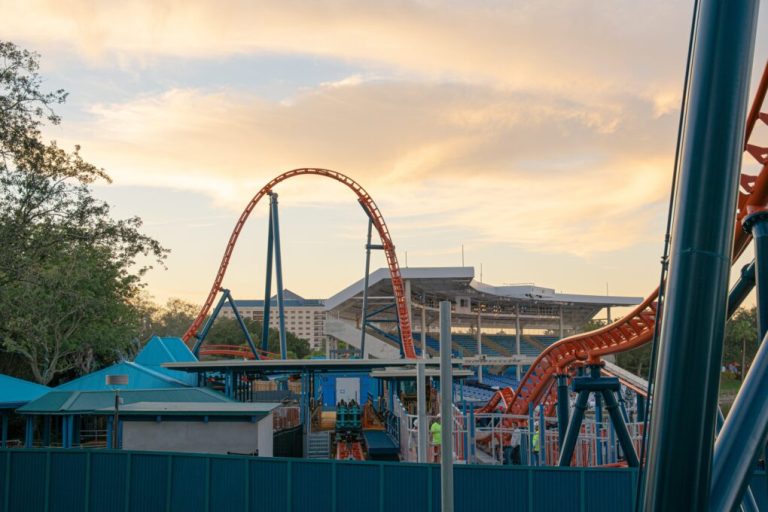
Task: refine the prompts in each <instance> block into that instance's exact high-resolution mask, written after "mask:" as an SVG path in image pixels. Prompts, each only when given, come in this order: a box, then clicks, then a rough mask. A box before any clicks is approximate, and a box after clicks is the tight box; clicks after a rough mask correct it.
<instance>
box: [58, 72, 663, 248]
mask: <svg viewBox="0 0 768 512" xmlns="http://www.w3.org/2000/svg"><path fill="white" fill-rule="evenodd" d="M675 126H676V123H675V116H671V115H661V116H659V115H658V113H657V110H656V105H655V104H654V103H653V102H652V101H650V100H648V99H646V98H643V97H636V96H631V95H623V96H615V97H609V98H606V99H604V101H602V102H598V101H594V102H585V103H577V102H574V101H573V100H570V99H562V98H558V97H554V96H552V95H548V94H538V95H535V94H531V93H517V92H512V91H507V90H502V89H497V88H493V87H487V86H482V85H470V84H461V83H458V84H457V83H448V84H425V83H418V82H408V81H400V82H393V81H382V80H379V81H367V82H366V81H362V80H360V79H358V78H355V79H353V80H349V81H343V82H340V83H334V84H326V85H324V86H320V87H318V88H316V89H313V90H308V91H304V92H303V93H301V94H300V95H298V96H296V97H294V98H291V101H289V102H268V101H264V100H263V99H261V98H259V97H258V96H255V95H252V94H248V93H244V92H242V91H228V90H220V91H213V92H211V91H202V90H194V89H172V90H168V91H166V92H164V93H161V94H158V95H152V96H145V97H141V98H138V99H135V100H132V101H128V102H123V103H113V104H99V105H95V106H94V107H92V109H91V111H90V119H88V120H85V121H82V122H78V123H75V124H71V123H70V124H68V125H67V127H66V128H67V131H66V133H67V136H66V138H65V139H64V140H62V142H64V143H70V144H72V143H75V142H82V143H84V150H83V151H84V154H85V155H86V157H88V158H89V159H91V160H92V161H94V162H96V163H98V164H99V165H103V166H104V167H106V168H107V169H108V170H109V172H110V173H111V174H112V175H113V177H114V178H115V180H116V183H117V184H118V185H160V186H171V187H174V188H181V189H188V190H193V191H202V192H204V193H206V194H210V195H212V196H213V197H215V198H216V201H217V204H219V205H224V206H226V207H228V208H230V209H232V210H233V211H239V210H240V209H241V208H242V207H243V206H244V205H245V203H246V202H247V201H248V199H249V198H250V197H251V196H252V195H253V194H254V193H255V192H256V191H257V190H258V189H259V188H261V187H262V186H263V185H264V184H265V183H266V182H267V181H268V180H269V179H271V178H272V177H274V176H275V175H277V174H278V173H280V172H283V171H286V170H289V169H292V168H297V167H304V166H308V167H309V166H316V167H325V168H330V169H334V170H338V171H340V172H343V173H346V174H348V175H349V176H351V177H352V178H353V179H355V180H357V181H358V182H360V183H361V184H362V185H364V186H365V187H366V188H367V189H368V191H369V192H370V193H371V194H372V195H373V196H374V197H375V198H376V200H377V202H378V203H379V204H380V206H381V208H382V210H383V212H384V214H385V216H387V213H388V212H397V213H398V216H397V217H394V218H392V219H391V221H392V222H393V224H394V226H395V227H396V228H397V232H398V233H399V234H400V235H401V236H419V235H423V234H428V233H431V232H434V230H436V229H440V228H441V226H443V227H445V228H449V227H450V228H451V229H454V230H456V229H459V230H465V231H467V232H471V233H473V235H472V236H473V237H474V238H475V240H476V241H478V242H483V241H487V242H488V243H491V242H493V241H498V240H510V241H514V243H516V244H519V245H521V246H523V247H526V248H528V249H534V250H535V249H536V248H537V247H542V246H543V244H547V247H548V249H550V250H551V249H554V250H561V251H565V252H571V253H578V254H583V255H586V254H590V253H593V252H600V251H609V250H615V249H617V248H622V247H626V246H628V245H631V244H632V243H635V242H637V241H638V240H639V239H644V238H646V237H648V236H650V233H649V229H650V228H651V226H652V223H650V222H649V221H648V215H649V214H648V213H646V210H647V209H648V208H649V207H650V208H655V207H656V206H657V204H658V202H659V201H660V199H662V198H663V197H664V196H665V194H666V190H667V188H668V186H669V183H668V181H669V178H668V177H669V173H670V167H671V152H672V149H673V142H674V128H675ZM59 138H61V137H59ZM279 190H280V191H281V201H283V199H282V197H283V195H282V191H285V194H284V196H285V198H286V200H287V201H288V202H290V203H291V204H305V205H312V204H318V203H320V204H326V205H327V204H329V203H330V204H332V203H338V202H350V201H352V196H351V195H350V194H348V193H347V192H346V191H344V190H343V189H341V188H340V187H339V185H338V184H334V183H325V182H322V181H319V180H318V179H317V178H309V177H308V178H301V179H297V180H291V181H289V182H286V183H285V184H282V185H280V188H279ZM654 211H656V210H654ZM393 229H394V228H393Z"/></svg>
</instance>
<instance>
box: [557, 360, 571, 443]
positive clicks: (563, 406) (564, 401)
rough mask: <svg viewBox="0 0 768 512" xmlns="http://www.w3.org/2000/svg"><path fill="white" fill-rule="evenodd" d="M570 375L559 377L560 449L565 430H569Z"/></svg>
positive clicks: (560, 375)
mask: <svg viewBox="0 0 768 512" xmlns="http://www.w3.org/2000/svg"><path fill="white" fill-rule="evenodd" d="M568 405H569V404H568V375H567V374H565V373H559V374H558V375H557V440H558V443H559V446H560V448H562V447H563V440H564V439H565V430H566V429H567V428H568Z"/></svg>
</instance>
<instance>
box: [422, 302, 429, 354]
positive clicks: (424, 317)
mask: <svg viewBox="0 0 768 512" xmlns="http://www.w3.org/2000/svg"><path fill="white" fill-rule="evenodd" d="M422 300H423V299H422ZM428 357H429V354H427V306H424V305H422V306H421V358H422V359H427V358H428Z"/></svg>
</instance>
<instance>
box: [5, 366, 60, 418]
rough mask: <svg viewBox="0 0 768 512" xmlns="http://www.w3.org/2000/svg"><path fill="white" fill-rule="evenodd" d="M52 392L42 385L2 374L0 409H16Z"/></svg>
mask: <svg viewBox="0 0 768 512" xmlns="http://www.w3.org/2000/svg"><path fill="white" fill-rule="evenodd" d="M50 390H51V388H49V387H48V386H43V385H42V384H37V383H35V382H29V381H27V380H22V379H17V378H15V377H9V376H8V375H2V374H0V409H15V408H17V407H19V406H20V405H24V404H25V403H27V402H31V401H32V400H35V399H37V398H39V397H41V396H42V395H44V394H46V393H47V392H49V391H50Z"/></svg>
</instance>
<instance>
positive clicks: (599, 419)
mask: <svg viewBox="0 0 768 512" xmlns="http://www.w3.org/2000/svg"><path fill="white" fill-rule="evenodd" d="M602 426H603V399H602V398H601V397H600V395H599V394H597V393H595V455H596V456H597V465H598V466H602V465H603V438H602Z"/></svg>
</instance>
